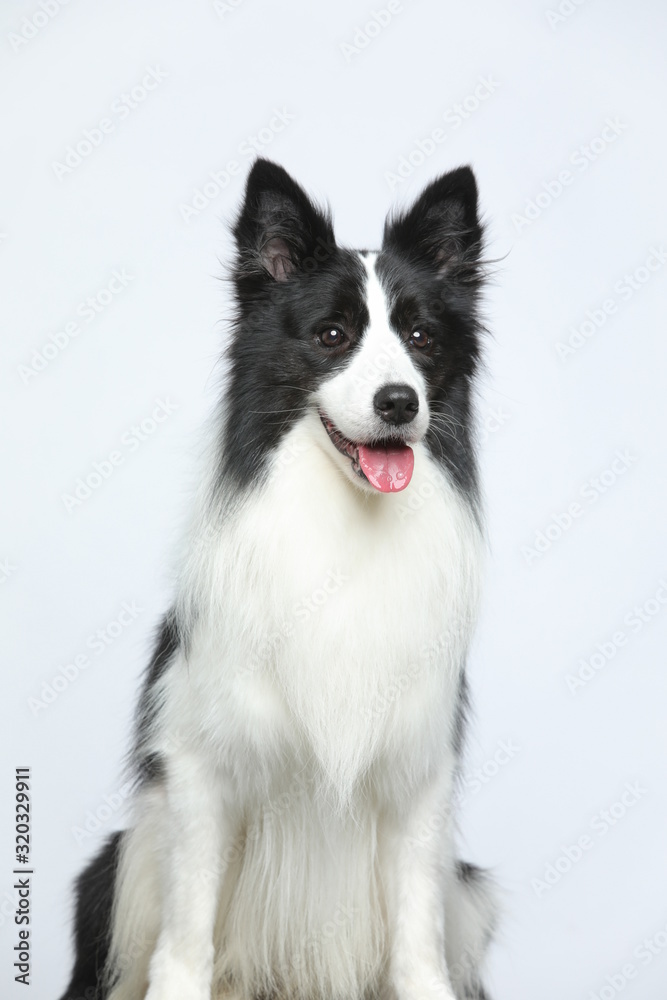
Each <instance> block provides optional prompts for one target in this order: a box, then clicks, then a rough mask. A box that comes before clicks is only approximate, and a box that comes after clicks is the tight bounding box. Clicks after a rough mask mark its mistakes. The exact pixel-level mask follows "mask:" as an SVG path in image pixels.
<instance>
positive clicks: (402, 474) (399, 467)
mask: <svg viewBox="0 0 667 1000" xmlns="http://www.w3.org/2000/svg"><path fill="white" fill-rule="evenodd" d="M359 465H360V466H361V468H362V470H363V473H364V475H365V476H366V479H367V480H368V481H369V483H370V484H371V486H374V487H375V489H376V490H380V492H381V493H398V492H399V491H400V490H404V489H405V487H406V486H407V485H408V483H409V482H410V480H411V479H412V470H413V469H414V465H415V456H414V454H413V452H412V448H409V447H408V446H407V445H404V446H403V447H402V448H369V447H368V445H365V444H360V445H359Z"/></svg>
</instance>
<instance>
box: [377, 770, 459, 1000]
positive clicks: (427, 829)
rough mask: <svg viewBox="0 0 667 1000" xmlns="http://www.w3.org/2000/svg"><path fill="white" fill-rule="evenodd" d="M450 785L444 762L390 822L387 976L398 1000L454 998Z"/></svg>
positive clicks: (449, 775)
mask: <svg viewBox="0 0 667 1000" xmlns="http://www.w3.org/2000/svg"><path fill="white" fill-rule="evenodd" d="M451 789H452V773H451V768H449V767H446V768H443V771H442V773H441V774H440V775H439V776H438V779H437V781H435V782H434V783H433V784H432V785H431V786H429V788H428V789H426V790H424V792H423V793H422V794H421V795H420V796H419V797H418V798H417V800H416V801H414V802H413V804H412V807H411V808H410V809H409V810H408V811H407V815H406V816H405V817H404V818H403V819H402V820H395V821H394V822H393V823H392V824H391V827H390V830H391V832H390V836H389V843H388V847H389V854H388V858H387V861H388V864H389V865H390V866H391V868H392V871H391V872H390V873H388V874H389V878H388V879H387V882H388V885H389V886H391V889H390V900H389V916H390V923H391V937H392V941H391V957H390V975H391V982H392V986H393V991H394V994H395V996H396V998H397V1000H455V998H454V992H453V990H452V986H451V983H450V979H449V974H448V972H447V965H446V961H445V899H444V894H445V889H444V886H445V870H446V865H447V863H448V861H449V862H450V863H451V858H448V854H449V853H450V852H451V846H450V845H451Z"/></svg>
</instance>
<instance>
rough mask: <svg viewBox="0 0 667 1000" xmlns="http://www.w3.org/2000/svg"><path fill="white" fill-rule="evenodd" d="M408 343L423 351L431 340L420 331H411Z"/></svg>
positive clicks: (429, 344)
mask: <svg viewBox="0 0 667 1000" xmlns="http://www.w3.org/2000/svg"><path fill="white" fill-rule="evenodd" d="M410 343H411V344H413V345H414V346H415V347H418V348H419V349H420V350H423V349H424V348H425V347H430V346H431V338H430V337H429V336H428V334H427V333H422V331H421V330H413V331H412V334H411V336H410Z"/></svg>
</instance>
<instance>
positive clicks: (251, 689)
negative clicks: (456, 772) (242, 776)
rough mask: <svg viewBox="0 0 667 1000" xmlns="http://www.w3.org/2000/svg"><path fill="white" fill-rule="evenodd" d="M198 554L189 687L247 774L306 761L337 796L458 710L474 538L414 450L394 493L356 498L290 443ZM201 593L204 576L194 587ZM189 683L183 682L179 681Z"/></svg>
mask: <svg viewBox="0 0 667 1000" xmlns="http://www.w3.org/2000/svg"><path fill="white" fill-rule="evenodd" d="M287 444H288V446H289V448H290V451H289V452H288V454H290V455H291V456H292V460H291V461H290V462H289V463H285V462H280V461H277V462H276V463H275V465H274V469H273V472H272V475H271V477H270V479H269V482H268V483H267V484H265V487H264V488H263V490H262V491H260V492H259V493H258V494H257V495H256V496H253V497H252V498H251V499H249V500H247V501H246V503H245V504H244V506H243V507H242V508H240V509H239V511H238V512H237V515H236V517H235V518H234V519H231V520H230V522H229V524H228V525H227V526H226V528H225V530H223V531H222V533H221V535H220V537H219V539H218V540H217V542H216V551H215V553H214V554H213V557H211V556H210V555H209V559H208V562H207V576H206V579H205V580H204V581H203V589H202V599H203V600H204V601H205V602H206V607H207V608H208V611H207V614H206V616H205V618H204V621H205V627H204V628H203V630H202V633H201V638H200V646H199V653H198V655H196V656H195V659H194V661H193V663H194V664H195V670H194V677H195V678H196V680H195V683H197V684H198V685H199V690H200V692H201V697H202V699H203V701H205V711H206V716H207V718H208V719H209V720H210V726H211V730H212V731H213V730H215V731H216V732H218V733H224V734H225V735H224V740H225V744H226V747H229V745H230V744H233V743H234V741H237V742H238V741H241V742H242V743H243V745H244V746H245V747H246V748H247V749H248V752H249V753H250V756H253V757H256V768H255V769H256V770H257V771H261V770H262V767H263V765H264V764H266V762H267V761H268V760H274V761H276V760H282V761H284V759H285V755H286V753H288V751H289V752H290V753H289V754H288V756H293V755H295V754H296V755H299V754H300V755H301V756H302V757H303V759H308V758H309V757H314V758H315V760H316V761H317V762H318V764H319V768H320V770H321V772H322V775H323V776H324V778H325V779H326V780H327V781H328V782H329V783H330V784H331V785H332V786H333V787H334V789H335V790H336V791H337V793H338V794H339V795H341V796H346V797H348V796H349V795H350V793H351V790H352V788H353V787H354V785H355V782H357V780H358V779H359V778H360V776H361V775H362V774H364V773H366V772H368V770H369V769H370V768H371V767H372V766H373V764H374V763H375V762H377V761H378V760H380V759H382V758H392V759H395V760H396V761H400V762H402V763H403V765H404V766H405V767H407V768H411V769H412V771H413V772H414V766H415V760H417V759H418V760H420V761H422V762H423V767H428V764H429V761H431V760H432V758H433V755H434V754H436V753H437V744H438V741H440V742H442V741H443V735H444V734H446V732H447V728H448V726H449V723H450V720H451V716H452V714H453V712H454V711H455V701H456V693H457V688H458V678H459V674H460V670H461V668H462V664H463V660H464V656H465V651H466V647H467V644H468V640H469V636H470V632H471V628H472V624H473V621H474V617H475V613H476V604H477V583H478V563H479V556H480V548H481V546H480V537H479V532H478V529H477V526H476V524H475V521H474V518H473V517H472V514H471V512H470V510H469V508H468V506H467V505H466V503H465V502H464V501H463V500H462V499H461V498H460V497H459V495H458V494H457V493H456V492H455V490H453V489H452V488H451V486H449V484H448V483H447V481H446V479H445V477H444V475H443V474H442V473H441V471H440V470H439V469H438V468H437V467H436V466H435V465H434V463H432V461H431V460H430V458H429V456H428V454H427V453H426V451H425V450H422V449H417V451H416V465H415V475H414V477H413V482H412V483H411V484H410V487H409V488H408V490H406V491H405V493H404V494H400V495H396V496H394V495H389V496H384V495H378V496H377V497H375V496H371V497H369V496H367V495H362V494H361V493H360V492H357V491H356V490H354V489H351V488H350V485H349V483H348V482H346V481H344V480H343V478H342V476H341V475H340V473H339V472H338V470H336V469H335V468H333V467H332V464H331V462H330V461H329V459H328V457H327V456H326V454H323V453H322V452H321V450H320V449H319V448H317V447H316V446H314V445H310V446H308V447H305V446H301V447H300V446H299V442H298V439H297V440H296V441H291V442H288V443H287ZM200 583H201V581H200ZM191 677H192V674H191Z"/></svg>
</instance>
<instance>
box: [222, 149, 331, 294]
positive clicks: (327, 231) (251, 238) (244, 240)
mask: <svg viewBox="0 0 667 1000" xmlns="http://www.w3.org/2000/svg"><path fill="white" fill-rule="evenodd" d="M233 232H234V237H235V239H236V245H237V247H238V252H239V270H240V272H241V273H242V274H246V275H249V274H254V275H263V276H264V277H267V278H268V277H270V278H271V279H273V280H274V281H288V280H289V278H290V276H291V275H292V274H293V273H294V272H295V271H298V270H299V269H300V268H301V267H302V266H303V265H304V264H305V263H306V262H307V261H308V260H314V261H318V262H322V261H323V260H325V259H326V253H325V254H324V256H323V254H322V249H324V250H325V251H326V250H327V249H328V252H329V253H331V251H332V250H333V249H334V247H335V239H334V233H333V227H332V224H331V216H330V215H329V214H328V213H325V212H322V211H321V210H320V209H319V208H318V207H317V206H316V205H315V204H313V202H312V201H311V200H310V198H309V197H308V195H307V194H306V193H305V191H304V190H303V188H301V187H300V186H299V185H298V184H297V183H296V181H294V180H292V178H291V177H290V175H289V174H288V173H287V171H286V170H284V169H283V168H282V167H280V166H278V164H277V163H272V162H271V161H270V160H265V159H258V160H256V161H255V163H254V165H253V167H252V170H251V171H250V174H249V176H248V180H247V183H246V189H245V199H244V201H243V206H242V208H241V211H240V213H239V216H238V218H237V220H236V225H235V226H234V230H233ZM315 250H317V251H318V254H317V257H314V256H313V255H314V252H315ZM304 270H310V269H309V268H308V267H304Z"/></svg>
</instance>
